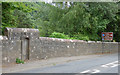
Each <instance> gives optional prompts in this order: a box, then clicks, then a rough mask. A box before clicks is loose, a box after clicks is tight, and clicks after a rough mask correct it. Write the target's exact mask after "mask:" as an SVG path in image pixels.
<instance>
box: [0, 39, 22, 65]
mask: <svg viewBox="0 0 120 75" xmlns="http://www.w3.org/2000/svg"><path fill="white" fill-rule="evenodd" d="M2 43H3V45H2V62H3V64H7V63H13V62H15V61H16V58H20V59H21V41H20V40H2Z"/></svg>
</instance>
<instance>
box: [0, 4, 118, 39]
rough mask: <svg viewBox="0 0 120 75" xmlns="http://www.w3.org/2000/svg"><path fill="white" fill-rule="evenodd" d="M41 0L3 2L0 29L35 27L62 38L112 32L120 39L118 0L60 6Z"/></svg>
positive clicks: (48, 35) (47, 34)
mask: <svg viewBox="0 0 120 75" xmlns="http://www.w3.org/2000/svg"><path fill="white" fill-rule="evenodd" d="M56 5H58V6H53V5H50V4H45V3H42V2H36V3H35V2H34V3H32V2H13V3H12V2H10V3H8V2H3V3H2V29H4V28H5V27H19V28H21V27H22V28H26V27H27V28H37V29H39V30H40V36H43V37H55V38H63V39H79V40H95V41H97V40H101V33H102V32H113V33H114V40H115V41H120V38H119V37H120V34H119V32H120V11H118V3H111V2H110V3H109V2H105V3H102V2H101V3H100V2H99V3H95V2H94V3H92V2H90V3H82V2H74V3H73V4H71V6H70V7H69V8H68V7H67V6H66V7H65V8H64V9H63V8H62V7H63V4H62V2H59V3H56Z"/></svg>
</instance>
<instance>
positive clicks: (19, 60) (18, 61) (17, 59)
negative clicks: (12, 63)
mask: <svg viewBox="0 0 120 75" xmlns="http://www.w3.org/2000/svg"><path fill="white" fill-rule="evenodd" d="M16 63H17V64H20V63H22V64H24V61H22V60H21V59H19V58H16Z"/></svg>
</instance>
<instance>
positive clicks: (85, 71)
mask: <svg viewBox="0 0 120 75" xmlns="http://www.w3.org/2000/svg"><path fill="white" fill-rule="evenodd" d="M88 72H90V70H86V71H83V72H81V73H88Z"/></svg>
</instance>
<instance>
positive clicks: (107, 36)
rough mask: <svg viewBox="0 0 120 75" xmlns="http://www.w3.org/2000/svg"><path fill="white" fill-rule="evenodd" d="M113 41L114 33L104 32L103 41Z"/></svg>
mask: <svg viewBox="0 0 120 75" xmlns="http://www.w3.org/2000/svg"><path fill="white" fill-rule="evenodd" d="M105 40H108V41H112V40H113V32H102V41H105Z"/></svg>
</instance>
